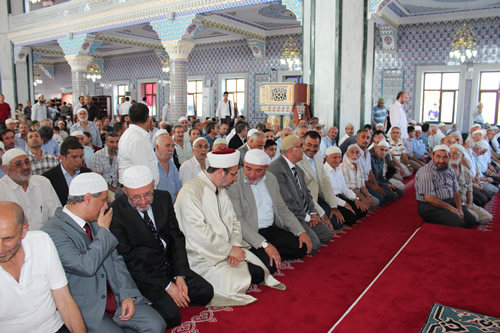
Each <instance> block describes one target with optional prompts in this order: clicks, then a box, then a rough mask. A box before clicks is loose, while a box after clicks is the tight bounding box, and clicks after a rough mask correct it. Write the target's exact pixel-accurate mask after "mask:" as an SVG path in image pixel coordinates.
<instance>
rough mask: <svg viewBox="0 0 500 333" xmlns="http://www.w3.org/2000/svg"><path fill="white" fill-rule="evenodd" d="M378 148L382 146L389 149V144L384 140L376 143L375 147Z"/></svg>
mask: <svg viewBox="0 0 500 333" xmlns="http://www.w3.org/2000/svg"><path fill="white" fill-rule="evenodd" d="M378 146H382V147H386V148H390V147H391V146H390V145H389V143H388V142H387V141H385V140H382V141H380V142H379V143H378V145H377V147H378Z"/></svg>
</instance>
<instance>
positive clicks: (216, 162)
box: [175, 143, 285, 306]
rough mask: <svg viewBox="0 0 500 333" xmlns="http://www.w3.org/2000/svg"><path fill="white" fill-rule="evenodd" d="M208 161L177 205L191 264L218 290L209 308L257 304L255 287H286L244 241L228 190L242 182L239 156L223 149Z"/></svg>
mask: <svg viewBox="0 0 500 333" xmlns="http://www.w3.org/2000/svg"><path fill="white" fill-rule="evenodd" d="M207 146H208V143H207ZM207 150H208V148H207ZM208 160H209V163H210V167H209V168H208V170H206V171H205V170H202V171H201V172H200V173H199V174H198V176H196V177H195V178H193V179H191V180H190V181H189V182H187V183H186V184H184V186H183V187H182V188H181V190H180V191H179V195H178V196H177V201H176V202H175V213H176V215H177V217H178V221H179V227H180V229H181V231H182V232H183V233H184V236H185V237H186V250H187V255H188V260H189V264H190V266H191V269H192V270H193V271H195V272H196V273H198V274H200V275H201V276H202V277H204V278H205V279H206V280H207V281H208V282H210V283H211V284H212V286H213V287H214V298H213V299H212V301H211V302H210V304H209V305H210V306H231V305H245V304H249V303H252V302H255V301H256V299H255V298H254V297H252V296H250V295H247V294H246V291H247V290H248V288H249V287H250V283H261V282H265V283H266V284H267V285H268V286H272V287H275V288H278V289H284V288H285V287H284V285H282V284H281V283H279V282H278V281H277V280H276V279H274V278H273V277H272V276H271V275H270V274H269V270H268V269H267V268H266V266H265V265H264V264H263V263H262V262H261V261H260V259H259V258H258V257H257V256H255V255H254V254H253V253H252V252H250V251H248V249H247V246H248V245H247V244H246V243H245V242H243V240H242V236H241V235H242V232H241V224H240V221H238V219H237V217H236V214H235V213H234V210H233V205H232V204H231V199H230V198H229V195H228V194H227V191H226V189H227V188H228V187H229V186H231V184H232V183H233V182H234V181H235V180H237V172H238V163H239V160H240V153H239V152H238V151H235V150H234V149H226V150H220V151H218V152H215V153H214V152H212V153H209V154H208Z"/></svg>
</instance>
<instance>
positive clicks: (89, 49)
mask: <svg viewBox="0 0 500 333" xmlns="http://www.w3.org/2000/svg"><path fill="white" fill-rule="evenodd" d="M57 42H58V43H59V46H61V48H62V49H63V51H64V54H65V55H85V56H90V55H92V54H93V53H94V51H95V50H96V49H97V48H98V47H99V46H101V45H102V43H103V41H101V40H98V39H96V36H95V35H92V34H82V35H78V36H73V35H68V37H65V38H61V39H58V40H57Z"/></svg>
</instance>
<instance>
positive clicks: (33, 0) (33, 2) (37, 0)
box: [30, 0, 42, 4]
mask: <svg viewBox="0 0 500 333" xmlns="http://www.w3.org/2000/svg"><path fill="white" fill-rule="evenodd" d="M30 1H31V3H32V4H35V3H38V2H42V0H30Z"/></svg>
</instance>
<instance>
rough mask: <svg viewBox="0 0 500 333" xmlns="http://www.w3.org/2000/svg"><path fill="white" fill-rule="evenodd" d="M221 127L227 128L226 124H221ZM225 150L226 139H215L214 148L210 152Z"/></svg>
mask: <svg viewBox="0 0 500 333" xmlns="http://www.w3.org/2000/svg"><path fill="white" fill-rule="evenodd" d="M222 125H224V126H227V125H226V124H222ZM226 148H227V141H226V139H224V138H218V139H215V141H214V146H213V148H212V151H219V150H222V149H226Z"/></svg>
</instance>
